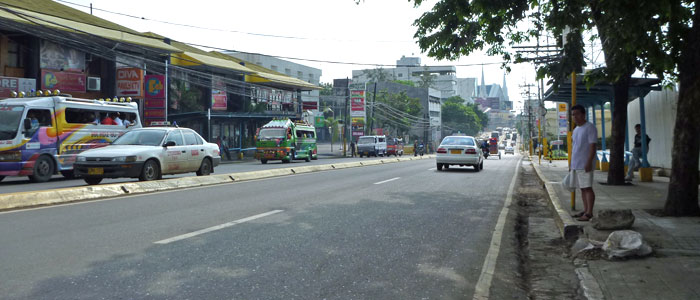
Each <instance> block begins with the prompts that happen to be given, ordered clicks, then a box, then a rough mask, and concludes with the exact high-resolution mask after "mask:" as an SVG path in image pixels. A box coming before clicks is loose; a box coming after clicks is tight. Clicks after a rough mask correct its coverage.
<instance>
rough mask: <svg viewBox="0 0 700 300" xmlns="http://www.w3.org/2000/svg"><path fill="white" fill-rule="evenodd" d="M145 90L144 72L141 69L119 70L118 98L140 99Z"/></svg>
mask: <svg viewBox="0 0 700 300" xmlns="http://www.w3.org/2000/svg"><path fill="white" fill-rule="evenodd" d="M142 88H143V70H141V69H140V68H120V69H117V96H131V97H139V96H141V94H142V92H141V91H142Z"/></svg>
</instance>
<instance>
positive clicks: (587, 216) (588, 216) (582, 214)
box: [571, 211, 593, 222]
mask: <svg viewBox="0 0 700 300" xmlns="http://www.w3.org/2000/svg"><path fill="white" fill-rule="evenodd" d="M571 216H572V217H574V218H576V220H579V221H582V222H586V221H590V220H591V219H593V215H592V214H587V213H586V212H584V211H582V212H580V213H577V214H575V215H571Z"/></svg>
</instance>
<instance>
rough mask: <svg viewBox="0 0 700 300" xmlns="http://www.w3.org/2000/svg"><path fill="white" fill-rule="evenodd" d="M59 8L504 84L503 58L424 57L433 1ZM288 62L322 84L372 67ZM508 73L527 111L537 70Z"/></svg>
mask: <svg viewBox="0 0 700 300" xmlns="http://www.w3.org/2000/svg"><path fill="white" fill-rule="evenodd" d="M57 2H59V3H61V4H64V5H68V6H71V7H73V8H76V9H79V10H82V11H85V12H88V13H89V12H90V9H89V5H90V4H91V3H92V6H93V14H94V15H96V16H98V17H101V18H103V19H107V20H110V21H112V22H114V23H117V24H120V25H123V26H126V27H129V28H131V29H134V30H137V31H141V32H145V31H151V32H155V33H158V34H160V35H163V36H166V37H169V38H171V39H174V40H177V41H180V42H184V43H191V44H199V45H207V46H212V47H218V48H224V49H229V50H235V51H244V52H253V53H260V54H266V55H272V56H278V57H289V58H301V59H312V60H320V61H329V62H347V63H368V64H386V65H394V64H396V61H397V60H398V59H400V58H401V56H416V57H420V58H421V64H422V65H431V66H432V65H473V66H458V67H457V77H459V78H465V77H473V78H477V80H478V82H479V83H480V82H481V70H482V66H481V65H480V64H482V63H483V64H486V65H484V66H483V70H484V74H485V82H486V84H493V83H497V84H502V82H503V75H504V73H505V71H504V70H503V69H501V65H500V62H501V58H500V57H489V56H487V55H485V54H484V53H483V52H481V53H473V54H471V55H469V56H466V57H462V58H460V59H459V60H456V61H436V60H434V59H432V58H429V57H427V55H426V54H423V53H421V51H420V48H419V47H418V45H417V43H416V40H415V39H414V38H413V35H414V34H415V31H416V27H414V26H413V25H412V24H413V22H414V21H415V20H416V19H417V18H419V17H420V16H421V14H422V13H424V12H426V11H428V10H429V9H430V8H431V7H432V5H433V4H434V3H435V2H436V1H435V0H429V1H426V3H424V4H423V5H421V6H420V7H417V8H416V7H414V6H413V4H412V2H409V1H407V0H364V1H363V2H360V3H359V4H356V3H355V1H354V0H297V1H290V0H255V1H241V0H230V1H216V0H198V1H182V0H168V1H165V0H161V1H148V0H146V1H144V0H138V1H134V0H120V1H113V0H66V1H57ZM68 2H71V3H75V4H77V5H72V4H70V3H68ZM80 5H82V6H80ZM84 6H88V7H84ZM103 10H106V11H110V12H116V13H121V14H127V15H131V16H134V17H136V18H134V17H128V16H123V15H119V14H114V13H110V12H105V11H103ZM166 22H167V23H177V24H186V25H189V26H191V27H186V26H178V25H174V24H167V23H166ZM195 27H199V28H195ZM290 60H291V59H290ZM291 61H294V62H297V63H301V64H303V65H307V66H310V67H314V68H317V69H321V70H322V73H323V74H322V76H321V82H332V81H333V79H337V78H346V77H352V70H360V69H371V68H375V67H374V66H365V65H353V64H336V63H327V62H310V61H299V60H291ZM489 63H492V64H489ZM493 63H495V64H493ZM510 67H511V72H510V73H509V74H507V75H506V82H507V86H508V96H509V97H510V99H511V101H514V107H515V108H516V109H518V108H519V107H520V106H521V105H522V104H521V103H520V101H521V100H520V99H521V98H522V97H521V92H522V89H520V88H519V85H523V84H525V83H529V84H534V83H535V69H534V66H533V65H532V64H517V65H510ZM384 68H391V66H388V67H384Z"/></svg>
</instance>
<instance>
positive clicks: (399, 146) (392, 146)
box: [386, 138, 403, 156]
mask: <svg viewBox="0 0 700 300" xmlns="http://www.w3.org/2000/svg"><path fill="white" fill-rule="evenodd" d="M386 155H387V156H388V155H394V156H402V155H403V140H401V139H398V138H387V139H386Z"/></svg>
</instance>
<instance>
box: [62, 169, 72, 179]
mask: <svg viewBox="0 0 700 300" xmlns="http://www.w3.org/2000/svg"><path fill="white" fill-rule="evenodd" d="M61 175H63V177H65V178H68V179H73V178H75V173H73V170H67V171H61Z"/></svg>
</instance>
